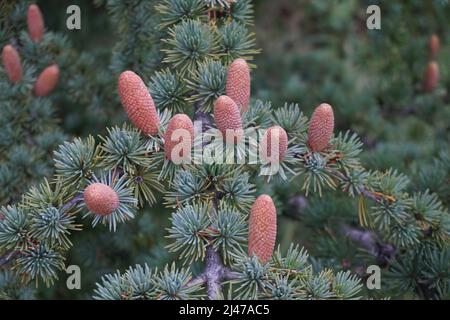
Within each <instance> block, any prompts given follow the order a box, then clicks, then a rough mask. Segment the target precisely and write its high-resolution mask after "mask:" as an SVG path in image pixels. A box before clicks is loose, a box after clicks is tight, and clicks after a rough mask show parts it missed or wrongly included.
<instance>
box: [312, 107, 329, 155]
mask: <svg viewBox="0 0 450 320" xmlns="http://www.w3.org/2000/svg"><path fill="white" fill-rule="evenodd" d="M333 130H334V113H333V108H332V107H331V106H330V105H329V104H327V103H322V104H321V105H319V106H318V107H317V108H316V109H315V110H314V113H313V115H312V117H311V121H310V123H309V129H308V144H309V147H310V148H311V150H312V151H316V152H320V151H323V150H324V149H326V148H327V147H328V144H329V142H330V139H331V137H332V136H333Z"/></svg>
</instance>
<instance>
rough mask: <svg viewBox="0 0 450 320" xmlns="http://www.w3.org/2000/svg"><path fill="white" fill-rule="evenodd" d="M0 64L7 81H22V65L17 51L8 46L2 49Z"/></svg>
mask: <svg viewBox="0 0 450 320" xmlns="http://www.w3.org/2000/svg"><path fill="white" fill-rule="evenodd" d="M2 62H3V67H4V68H5V71H6V74H7V75H8V79H9V81H11V82H12V83H17V82H19V81H20V79H22V64H21V63H20V57H19V54H18V53H17V50H16V49H15V48H14V47H13V46H12V45H10V44H8V45H6V46H4V47H3V51H2Z"/></svg>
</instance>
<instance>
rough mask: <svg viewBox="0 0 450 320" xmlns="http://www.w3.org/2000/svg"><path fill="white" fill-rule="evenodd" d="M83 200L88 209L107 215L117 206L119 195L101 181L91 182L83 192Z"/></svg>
mask: <svg viewBox="0 0 450 320" xmlns="http://www.w3.org/2000/svg"><path fill="white" fill-rule="evenodd" d="M83 197H84V202H85V203H86V206H87V207H88V209H89V210H90V211H91V212H93V213H95V214H99V215H108V214H111V213H113V212H114V211H115V210H116V209H117V208H119V205H120V203H119V196H118V195H117V193H116V191H114V189H113V188H111V187H110V186H108V185H106V184H103V183H98V182H96V183H92V184H91V185H89V186H88V187H87V188H86V189H84V192H83Z"/></svg>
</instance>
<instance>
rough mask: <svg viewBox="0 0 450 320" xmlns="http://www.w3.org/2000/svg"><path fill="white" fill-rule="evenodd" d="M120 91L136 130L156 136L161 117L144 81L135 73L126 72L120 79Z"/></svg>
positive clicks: (121, 98)
mask: <svg viewBox="0 0 450 320" xmlns="http://www.w3.org/2000/svg"><path fill="white" fill-rule="evenodd" d="M118 90H119V96H120V100H121V102H122V105H123V107H124V109H125V112H126V113H127V115H128V118H130V120H131V122H132V123H133V124H134V125H135V126H136V128H138V129H140V130H141V131H142V132H143V133H144V134H150V135H156V134H157V133H158V129H159V117H158V114H157V112H156V108H155V103H154V102H153V99H152V96H151V95H150V93H149V92H148V90H147V87H146V86H145V84H144V81H142V79H141V78H140V77H139V76H138V75H137V74H136V73H134V72H133V71H124V72H122V73H121V74H120V77H119V83H118Z"/></svg>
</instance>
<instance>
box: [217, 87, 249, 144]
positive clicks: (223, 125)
mask: <svg viewBox="0 0 450 320" xmlns="http://www.w3.org/2000/svg"><path fill="white" fill-rule="evenodd" d="M214 120H215V122H216V127H217V129H219V130H220V131H221V132H222V135H223V137H224V138H226V132H227V130H238V131H236V136H237V139H235V140H238V141H239V140H240V139H242V135H243V134H242V133H243V131H242V120H241V113H240V111H239V107H238V106H237V104H236V103H235V102H234V101H233V100H232V99H231V98H230V97H228V96H220V97H219V98H218V99H217V100H216V103H215V105H214Z"/></svg>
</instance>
